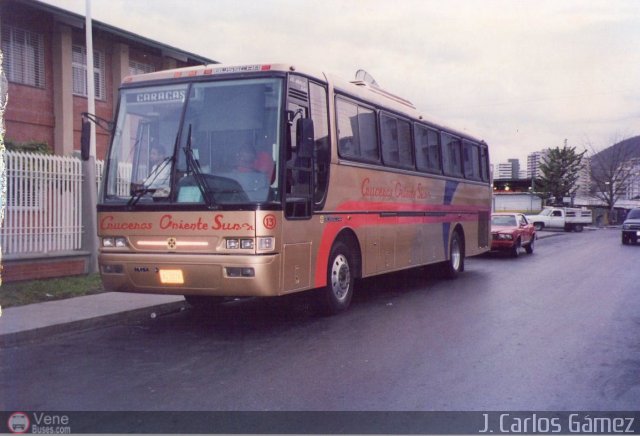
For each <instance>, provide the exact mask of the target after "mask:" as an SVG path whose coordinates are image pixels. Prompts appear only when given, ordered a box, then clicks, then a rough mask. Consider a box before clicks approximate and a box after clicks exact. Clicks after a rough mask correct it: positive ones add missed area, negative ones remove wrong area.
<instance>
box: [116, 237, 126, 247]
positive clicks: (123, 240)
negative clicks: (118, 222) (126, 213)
mask: <svg viewBox="0 0 640 436" xmlns="http://www.w3.org/2000/svg"><path fill="white" fill-rule="evenodd" d="M115 243H116V247H118V248H123V247H126V246H127V238H121V237H118V238H116V240H115Z"/></svg>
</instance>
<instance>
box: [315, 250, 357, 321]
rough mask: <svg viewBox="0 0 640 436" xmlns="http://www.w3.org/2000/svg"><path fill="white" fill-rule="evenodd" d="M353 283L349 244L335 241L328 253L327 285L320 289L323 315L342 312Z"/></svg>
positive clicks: (348, 298)
mask: <svg viewBox="0 0 640 436" xmlns="http://www.w3.org/2000/svg"><path fill="white" fill-rule="evenodd" d="M354 284H355V270H354V263H353V255H352V252H351V250H350V249H349V246H348V245H347V244H345V243H344V242H342V241H336V242H335V243H334V244H333V247H331V252H330V253H329V263H328V265H327V285H326V286H325V287H324V288H322V289H320V294H319V297H320V298H319V300H320V301H319V302H320V308H321V310H322V312H323V314H325V315H336V314H338V313H340V312H344V311H345V310H347V308H348V307H349V304H350V303H351V298H352V297H353V288H354Z"/></svg>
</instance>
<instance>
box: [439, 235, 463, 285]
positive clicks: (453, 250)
mask: <svg viewBox="0 0 640 436" xmlns="http://www.w3.org/2000/svg"><path fill="white" fill-rule="evenodd" d="M443 266H444V271H443V272H444V276H445V277H446V278H448V279H455V278H456V277H458V275H459V274H460V273H461V272H462V271H464V240H463V239H462V236H460V232H459V231H454V232H453V234H452V235H451V241H450V242H449V260H447V261H446V262H445V263H444V265H443Z"/></svg>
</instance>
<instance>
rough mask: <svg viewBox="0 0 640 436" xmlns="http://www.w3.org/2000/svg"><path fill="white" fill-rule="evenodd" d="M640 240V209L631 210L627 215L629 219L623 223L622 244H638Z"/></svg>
mask: <svg viewBox="0 0 640 436" xmlns="http://www.w3.org/2000/svg"><path fill="white" fill-rule="evenodd" d="M638 239H640V208H639V209H631V211H629V214H628V215H627V219H625V220H624V223H622V243H623V244H625V245H627V244H629V243H633V244H637V243H638Z"/></svg>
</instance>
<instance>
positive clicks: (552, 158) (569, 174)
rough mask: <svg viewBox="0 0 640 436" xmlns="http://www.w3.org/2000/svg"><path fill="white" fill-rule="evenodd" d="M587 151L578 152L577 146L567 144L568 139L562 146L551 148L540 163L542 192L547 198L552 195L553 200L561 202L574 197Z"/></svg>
mask: <svg viewBox="0 0 640 436" xmlns="http://www.w3.org/2000/svg"><path fill="white" fill-rule="evenodd" d="M585 153H586V150H585V151H583V152H582V153H576V148H575V147H569V146H567V140H566V139H565V141H564V146H563V147H562V148H560V147H556V148H551V149H549V154H547V156H546V157H544V158H543V159H542V163H541V164H540V172H541V177H540V179H539V181H540V185H541V189H542V192H544V193H546V195H547V198H548V197H551V199H552V201H554V202H556V203H560V202H562V199H563V198H564V197H573V195H574V194H575V192H576V191H577V190H578V186H577V185H576V182H577V180H578V178H579V172H580V170H581V169H582V158H583V156H584V154H585Z"/></svg>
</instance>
